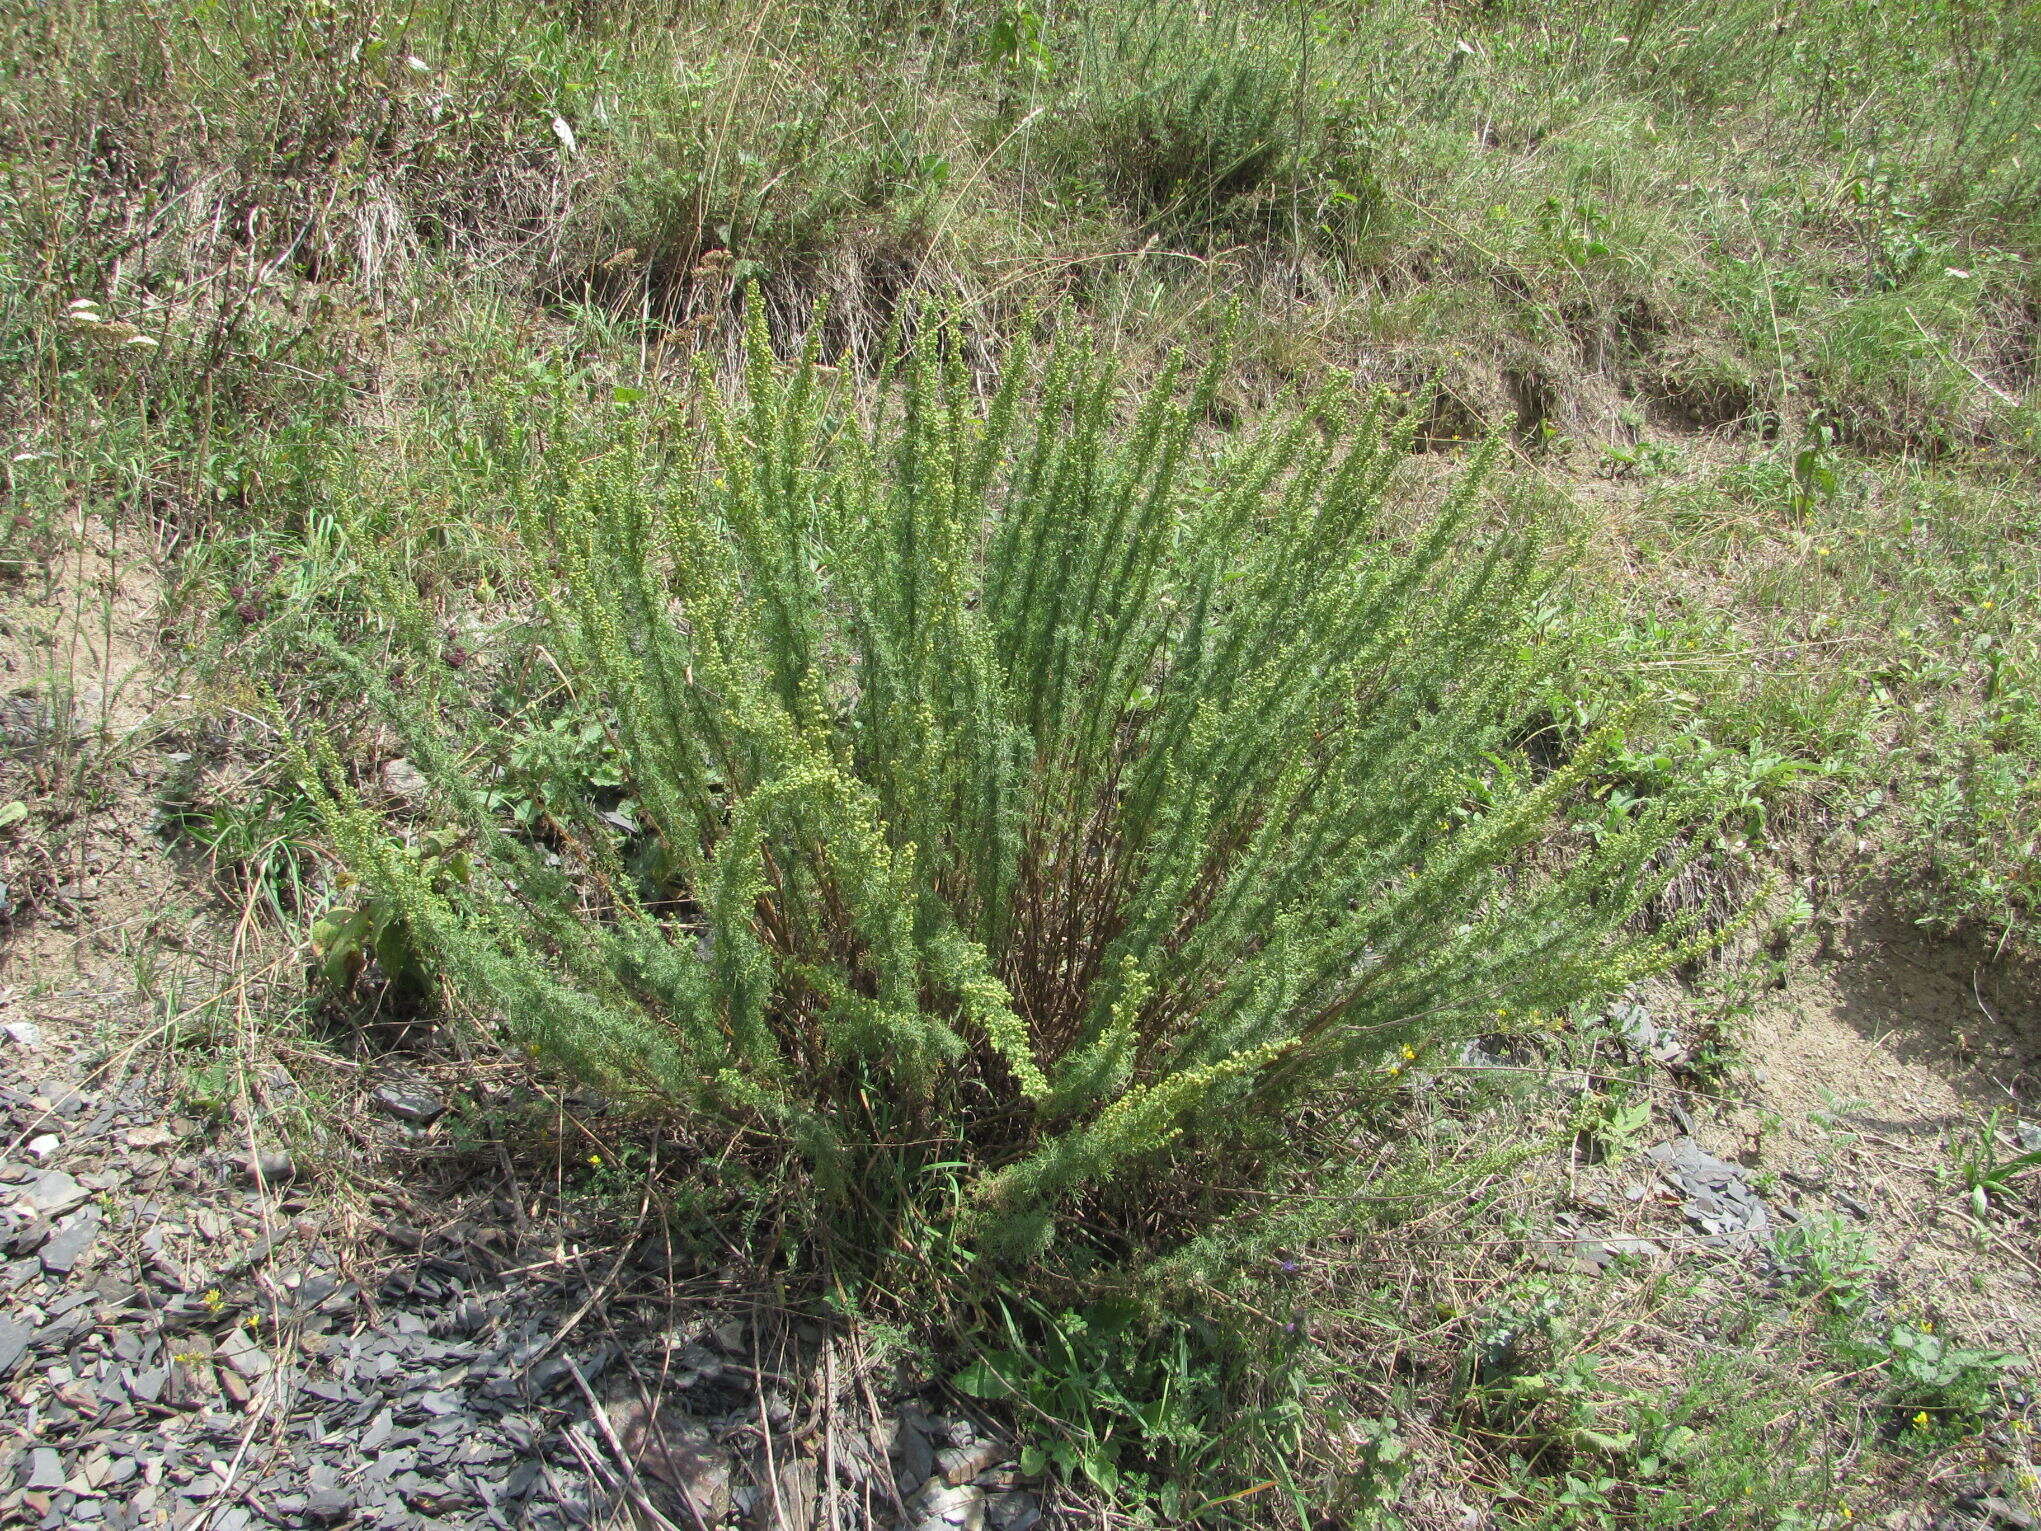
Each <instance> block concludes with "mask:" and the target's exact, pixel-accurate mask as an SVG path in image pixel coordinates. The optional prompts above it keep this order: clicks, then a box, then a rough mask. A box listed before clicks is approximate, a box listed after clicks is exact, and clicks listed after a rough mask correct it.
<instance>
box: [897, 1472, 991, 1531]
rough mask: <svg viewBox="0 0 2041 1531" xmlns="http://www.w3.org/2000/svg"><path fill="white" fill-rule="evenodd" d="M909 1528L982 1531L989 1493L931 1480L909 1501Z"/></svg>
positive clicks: (966, 1485) (922, 1530) (932, 1530)
mask: <svg viewBox="0 0 2041 1531" xmlns="http://www.w3.org/2000/svg"><path fill="white" fill-rule="evenodd" d="M907 1524H908V1526H909V1527H910V1528H911V1531H981V1528H982V1527H983V1526H984V1524H985V1490H983V1489H982V1488H977V1487H975V1486H973V1485H971V1484H968V1483H966V1484H962V1485H953V1484H948V1483H943V1482H941V1481H940V1480H931V1481H930V1483H929V1484H928V1486H927V1487H926V1488H924V1489H922V1490H921V1492H920V1493H918V1494H915V1495H914V1496H913V1497H912V1498H910V1499H909V1500H908V1501H907Z"/></svg>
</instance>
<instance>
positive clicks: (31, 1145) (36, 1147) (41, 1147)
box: [28, 1132, 64, 1159]
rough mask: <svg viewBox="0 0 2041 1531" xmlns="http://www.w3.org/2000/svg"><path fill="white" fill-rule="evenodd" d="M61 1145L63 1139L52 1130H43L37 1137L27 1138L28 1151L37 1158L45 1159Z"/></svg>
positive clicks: (62, 1144)
mask: <svg viewBox="0 0 2041 1531" xmlns="http://www.w3.org/2000/svg"><path fill="white" fill-rule="evenodd" d="M63 1146H64V1140H63V1139H62V1138H60V1137H58V1136H57V1135H56V1134H55V1133H54V1132H45V1133H43V1134H42V1135H41V1136H39V1137H33V1138H30V1139H29V1140H28V1151H29V1152H30V1153H32V1154H34V1155H35V1156H36V1157H37V1158H38V1159H47V1158H48V1157H49V1156H50V1155H51V1154H53V1153H55V1152H56V1151H57V1150H58V1149H60V1148H62V1147H63Z"/></svg>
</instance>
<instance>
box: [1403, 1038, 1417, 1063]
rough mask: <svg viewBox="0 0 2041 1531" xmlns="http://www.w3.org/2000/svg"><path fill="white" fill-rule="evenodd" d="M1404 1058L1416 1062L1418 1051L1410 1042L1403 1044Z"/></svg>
mask: <svg viewBox="0 0 2041 1531" xmlns="http://www.w3.org/2000/svg"><path fill="white" fill-rule="evenodd" d="M1403 1056H1404V1057H1405V1058H1408V1059H1411V1060H1412V1061H1415V1060H1416V1058H1417V1049H1415V1048H1414V1047H1412V1046H1411V1045H1410V1044H1409V1043H1408V1042H1405V1043H1404V1044H1403Z"/></svg>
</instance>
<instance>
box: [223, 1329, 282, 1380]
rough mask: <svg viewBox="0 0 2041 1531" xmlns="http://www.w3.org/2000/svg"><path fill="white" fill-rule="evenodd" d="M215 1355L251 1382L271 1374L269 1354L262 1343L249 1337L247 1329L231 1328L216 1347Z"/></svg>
mask: <svg viewBox="0 0 2041 1531" xmlns="http://www.w3.org/2000/svg"><path fill="white" fill-rule="evenodd" d="M213 1355H214V1356H215V1357H216V1358H217V1359H219V1360H221V1361H225V1362H226V1363H227V1364H228V1365H229V1366H231V1367H233V1368H234V1370H235V1371H237V1372H239V1373H240V1374H241V1375H242V1376H243V1377H246V1378H247V1379H248V1380H249V1381H250V1382H259V1381H261V1380H262V1379H263V1378H264V1377H266V1376H268V1375H269V1368H270V1365H271V1362H270V1359H269V1356H268V1355H267V1354H266V1353H265V1352H264V1351H263V1349H262V1347H261V1346H260V1345H257V1344H256V1343H255V1341H254V1340H252V1339H250V1338H249V1337H248V1331H247V1330H245V1329H238V1328H237V1329H230V1330H228V1331H227V1335H226V1338H224V1339H223V1340H221V1341H220V1343H219V1344H218V1345H217V1346H215V1347H214V1350H213Z"/></svg>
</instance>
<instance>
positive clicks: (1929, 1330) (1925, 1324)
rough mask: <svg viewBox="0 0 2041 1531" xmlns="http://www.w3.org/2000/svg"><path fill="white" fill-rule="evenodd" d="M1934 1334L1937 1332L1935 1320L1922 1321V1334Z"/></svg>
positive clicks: (1926, 1319)
mask: <svg viewBox="0 0 2041 1531" xmlns="http://www.w3.org/2000/svg"><path fill="white" fill-rule="evenodd" d="M1934 1332H1935V1321H1934V1320H1933V1319H1932V1318H1925V1319H1922V1320H1921V1333H1922V1334H1933V1333H1934Z"/></svg>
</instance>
